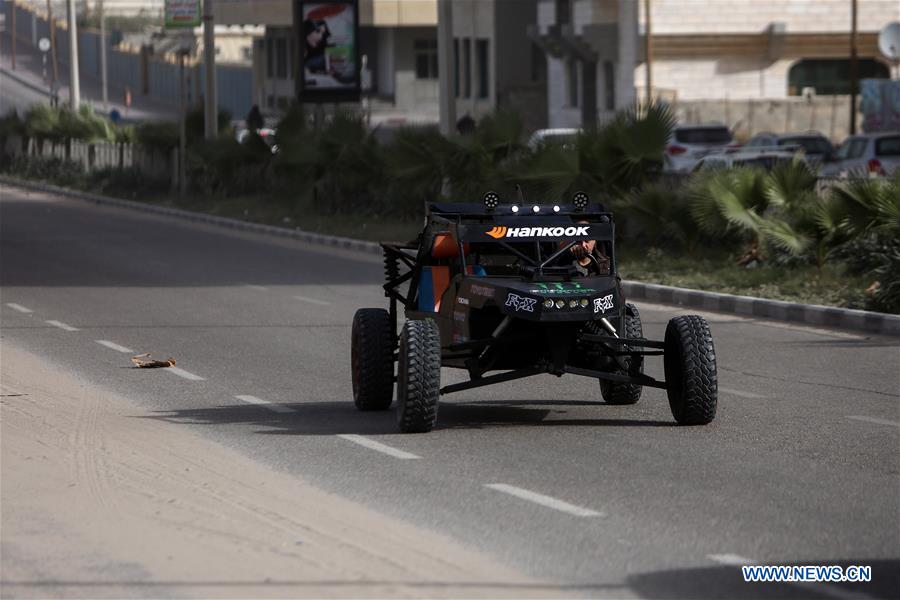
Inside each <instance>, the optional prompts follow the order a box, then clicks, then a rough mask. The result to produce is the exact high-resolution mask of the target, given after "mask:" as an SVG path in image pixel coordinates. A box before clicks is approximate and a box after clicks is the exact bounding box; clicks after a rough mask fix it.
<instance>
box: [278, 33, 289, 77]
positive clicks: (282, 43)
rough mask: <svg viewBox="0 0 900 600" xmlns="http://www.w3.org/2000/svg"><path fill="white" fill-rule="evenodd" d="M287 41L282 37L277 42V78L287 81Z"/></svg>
mask: <svg viewBox="0 0 900 600" xmlns="http://www.w3.org/2000/svg"><path fill="white" fill-rule="evenodd" d="M287 74H288V70H287V39H285V38H283V37H280V38H277V39H276V40H275V77H276V78H277V79H287Z"/></svg>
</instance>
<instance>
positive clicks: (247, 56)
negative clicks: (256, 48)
mask: <svg viewBox="0 0 900 600" xmlns="http://www.w3.org/2000/svg"><path fill="white" fill-rule="evenodd" d="M241 56H242V57H243V58H244V60H252V59H253V51H252V50H251V48H250V46H246V47H244V48H241Z"/></svg>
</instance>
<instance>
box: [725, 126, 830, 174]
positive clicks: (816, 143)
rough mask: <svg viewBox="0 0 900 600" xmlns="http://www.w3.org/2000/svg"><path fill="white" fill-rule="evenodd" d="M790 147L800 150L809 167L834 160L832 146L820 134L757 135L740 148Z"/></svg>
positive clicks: (812, 132)
mask: <svg viewBox="0 0 900 600" xmlns="http://www.w3.org/2000/svg"><path fill="white" fill-rule="evenodd" d="M773 147H775V148H784V149H786V150H787V149H789V148H791V147H793V148H796V149H797V150H801V151H802V154H803V160H805V161H806V164H808V165H810V166H818V165H823V164H825V163H827V162H830V161H831V160H833V159H834V146H832V144H831V141H829V139H828V138H827V137H825V136H824V135H822V134H821V133H818V132H816V131H810V132H807V133H782V134H775V133H758V134H756V135H754V136H753V137H752V138H750V140H749V141H748V142H747V143H746V144H744V145H743V146H742V148H743V149H745V150H755V149H771V148H773Z"/></svg>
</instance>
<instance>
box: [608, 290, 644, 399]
mask: <svg viewBox="0 0 900 600" xmlns="http://www.w3.org/2000/svg"><path fill="white" fill-rule="evenodd" d="M623 337H627V338H642V337H644V329H643V327H642V326H641V313H640V311H638V309H637V307H636V306H635V305H634V304H626V305H625V335H624V336H623ZM625 349H627V348H625ZM620 360H621V361H622V364H624V365H625V366H626V367H628V368H627V370H625V371H617V372H618V373H620V374H622V375H640V374H642V373H643V372H644V357H643V356H639V357H637V361H636V362H635V363H633V364H632V362H631V357H630V356H622V357H620ZM643 389H644V386H642V385H637V384H633V383H619V382H616V381H607V380H605V379H601V380H600V394H601V395H602V396H603V400H604V401H605V402H606V403H607V404H634V403H636V402H637V401H638V400H640V399H641V391H642V390H643Z"/></svg>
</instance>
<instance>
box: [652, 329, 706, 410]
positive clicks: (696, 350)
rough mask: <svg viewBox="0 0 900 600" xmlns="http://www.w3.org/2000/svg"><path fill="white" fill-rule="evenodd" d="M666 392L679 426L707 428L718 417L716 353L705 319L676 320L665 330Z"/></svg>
mask: <svg viewBox="0 0 900 600" xmlns="http://www.w3.org/2000/svg"><path fill="white" fill-rule="evenodd" d="M663 362H664V367H665V372H666V392H667V394H668V396H669V407H670V408H671V409H672V416H673V417H675V420H676V421H677V422H678V423H679V424H680V425H706V424H707V423H710V422H711V421H712V420H713V419H714V418H715V417H716V404H717V401H718V376H717V372H716V350H715V347H714V346H713V339H712V333H710V331H709V325H708V324H707V322H706V319H704V318H703V317H700V316H697V315H682V316H678V317H674V318H673V319H671V320H670V321H669V325H668V326H667V327H666V339H665V356H664V359H663Z"/></svg>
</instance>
